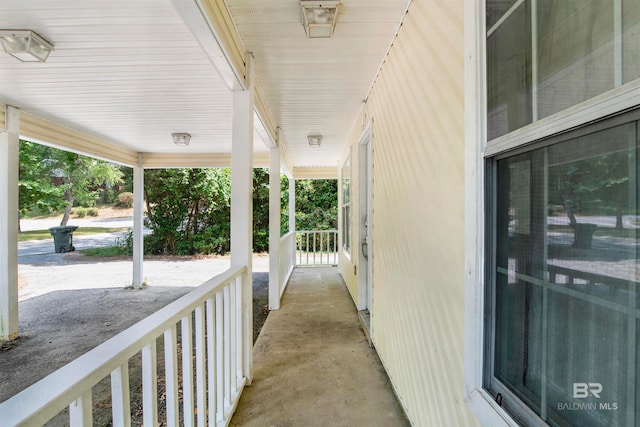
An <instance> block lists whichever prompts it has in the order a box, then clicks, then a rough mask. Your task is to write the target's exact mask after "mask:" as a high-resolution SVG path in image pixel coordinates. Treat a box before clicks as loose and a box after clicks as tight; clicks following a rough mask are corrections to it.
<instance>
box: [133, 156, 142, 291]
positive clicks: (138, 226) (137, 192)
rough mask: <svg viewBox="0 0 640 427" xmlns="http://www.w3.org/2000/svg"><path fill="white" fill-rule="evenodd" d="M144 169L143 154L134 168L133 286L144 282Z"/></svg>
mask: <svg viewBox="0 0 640 427" xmlns="http://www.w3.org/2000/svg"><path fill="white" fill-rule="evenodd" d="M143 258H144V168H143V167H142V154H141V153H138V165H137V166H134V167H133V283H132V284H133V286H139V285H141V284H142V283H143V282H144V266H143Z"/></svg>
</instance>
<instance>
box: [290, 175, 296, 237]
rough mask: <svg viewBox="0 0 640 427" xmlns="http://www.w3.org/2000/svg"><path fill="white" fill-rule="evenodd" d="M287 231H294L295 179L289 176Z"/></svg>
mask: <svg viewBox="0 0 640 427" xmlns="http://www.w3.org/2000/svg"><path fill="white" fill-rule="evenodd" d="M289 231H296V180H295V179H293V178H289Z"/></svg>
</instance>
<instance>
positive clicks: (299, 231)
mask: <svg viewBox="0 0 640 427" xmlns="http://www.w3.org/2000/svg"><path fill="white" fill-rule="evenodd" d="M337 232H338V230H336V229H335V228H331V229H329V230H296V233H337Z"/></svg>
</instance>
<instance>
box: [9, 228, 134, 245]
mask: <svg viewBox="0 0 640 427" xmlns="http://www.w3.org/2000/svg"><path fill="white" fill-rule="evenodd" d="M128 229H129V228H128V227H112V228H104V227H80V228H78V229H77V230H76V231H74V232H73V235H74V236H84V235H89V234H99V233H117V232H121V231H127V230H128ZM46 239H51V233H50V232H49V230H32V231H23V232H21V233H20V234H19V235H18V241H19V242H26V241H28V240H46Z"/></svg>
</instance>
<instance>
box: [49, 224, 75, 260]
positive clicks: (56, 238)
mask: <svg viewBox="0 0 640 427" xmlns="http://www.w3.org/2000/svg"><path fill="white" fill-rule="evenodd" d="M77 228H78V226H77V225H60V226H58V227H51V228H50V229H49V232H50V233H51V235H52V236H53V245H54V246H55V249H56V253H57V254H63V253H65V252H71V251H75V250H76V248H75V247H73V232H74V231H76V229H77Z"/></svg>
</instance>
